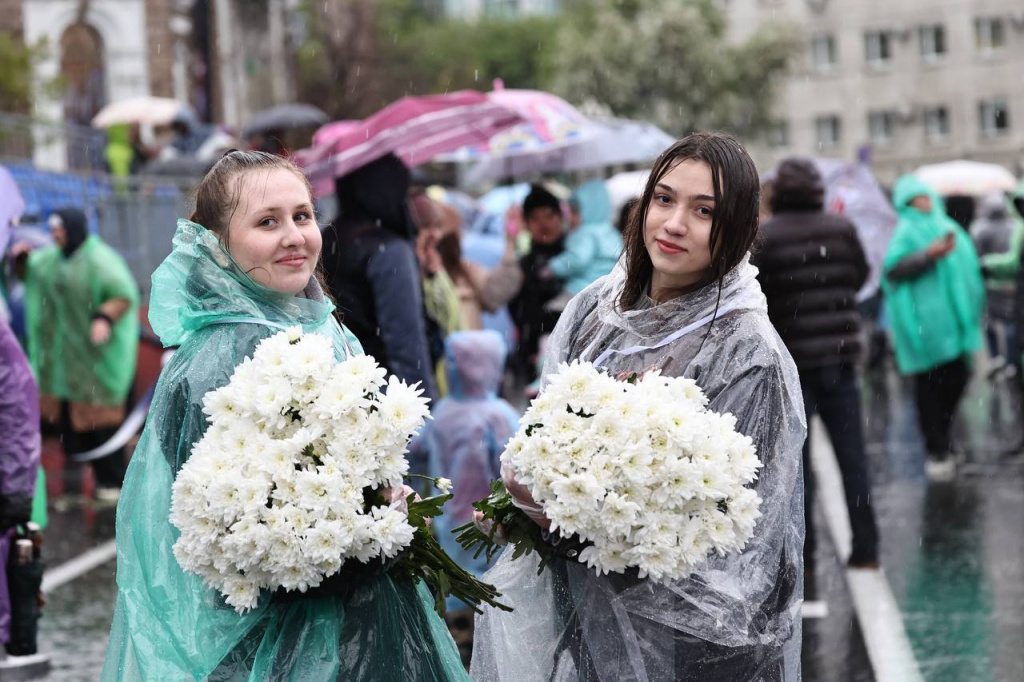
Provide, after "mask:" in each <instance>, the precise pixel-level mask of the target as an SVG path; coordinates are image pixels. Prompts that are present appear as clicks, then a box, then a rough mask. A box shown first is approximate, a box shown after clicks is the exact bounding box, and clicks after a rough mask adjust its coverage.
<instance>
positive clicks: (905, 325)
mask: <svg viewBox="0 0 1024 682" xmlns="http://www.w3.org/2000/svg"><path fill="white" fill-rule="evenodd" d="M921 195H927V196H929V197H931V200H932V212H931V213H930V214H927V213H923V212H922V211H919V210H918V209H916V208H912V207H911V206H910V205H909V202H910V201H911V200H912V199H913V198H914V197H917V196H921ZM893 204H894V205H895V206H896V210H897V212H898V213H899V216H900V221H899V224H898V225H897V226H896V233H895V234H894V235H893V238H892V241H891V242H890V244H889V250H888V251H887V252H886V254H885V264H884V266H883V267H884V271H885V272H886V273H888V271H889V270H890V269H891V268H892V267H894V266H895V265H896V264H898V263H899V262H900V261H902V260H903V259H904V258H906V257H907V256H909V255H911V254H914V253H917V252H920V251H923V250H924V249H926V248H928V245H929V244H931V243H932V242H934V241H936V240H937V239H940V238H942V237H944V236H945V235H947V234H953V235H955V236H956V247H955V248H954V249H953V251H951V252H950V253H949V254H948V255H946V256H945V257H944V258H941V259H939V260H938V261H936V263H935V265H934V267H932V268H930V269H929V270H927V271H926V272H925V273H923V274H922V275H920V276H919V277H916V278H913V279H909V280H904V281H896V282H894V281H892V280H891V279H890V278H889V277H883V278H882V291H883V293H884V294H885V304H886V309H887V311H888V314H889V319H890V323H891V327H892V340H893V346H894V348H895V351H896V365H897V366H898V367H899V370H900V372H901V373H902V374H919V373H921V372H927V371H928V370H930V369H933V368H935V367H938V366H939V365H942V364H945V363H947V362H952V361H953V360H956V359H957V358H960V357H963V356H965V355H969V354H971V353H973V352H974V351H976V350H978V349H979V348H980V347H981V340H982V337H981V315H982V311H983V310H984V308H985V288H984V284H983V283H982V279H981V268H980V266H979V265H978V256H977V254H976V252H975V250H974V244H972V243H971V239H970V237H968V236H967V234H966V233H965V232H964V231H963V230H962V229H960V226H959V225H957V224H956V223H955V222H954V221H953V219H952V218H949V217H948V216H947V215H946V213H945V210H944V208H943V204H942V200H941V199H940V198H939V196H938V194H936V193H935V191H934V190H932V189H931V188H930V187H928V185H926V184H925V183H923V182H922V181H921V180H919V179H918V178H916V177H914V176H910V175H905V176H903V177H902V178H900V179H899V180H898V181H897V182H896V186H895V187H894V188H893Z"/></svg>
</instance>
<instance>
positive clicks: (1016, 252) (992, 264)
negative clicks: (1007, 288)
mask: <svg viewBox="0 0 1024 682" xmlns="http://www.w3.org/2000/svg"><path fill="white" fill-rule="evenodd" d="M1022 247H1024V222H1022V221H1020V220H1015V221H1014V223H1013V232H1012V233H1011V235H1010V248H1009V249H1007V250H1006V251H1004V252H1003V253H990V254H987V255H984V256H980V258H979V260H980V261H981V267H982V268H983V269H984V273H985V276H986V277H987V278H988V279H991V280H993V281H997V282H998V281H1007V282H1008V281H1012V280H1013V279H1014V278H1015V277H1017V271H1018V270H1020V257H1021V248H1022ZM979 250H980V249H979Z"/></svg>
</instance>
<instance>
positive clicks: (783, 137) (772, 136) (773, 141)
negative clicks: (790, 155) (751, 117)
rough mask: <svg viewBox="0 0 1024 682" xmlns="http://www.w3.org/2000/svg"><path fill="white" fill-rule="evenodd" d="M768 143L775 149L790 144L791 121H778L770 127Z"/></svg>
mask: <svg viewBox="0 0 1024 682" xmlns="http://www.w3.org/2000/svg"><path fill="white" fill-rule="evenodd" d="M768 145H769V146H770V147H772V148H773V149H781V148H782V147H788V146H789V122H788V121H776V122H775V123H773V124H772V127H771V128H769V129H768Z"/></svg>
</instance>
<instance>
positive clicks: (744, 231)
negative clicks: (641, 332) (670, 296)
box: [618, 132, 761, 310]
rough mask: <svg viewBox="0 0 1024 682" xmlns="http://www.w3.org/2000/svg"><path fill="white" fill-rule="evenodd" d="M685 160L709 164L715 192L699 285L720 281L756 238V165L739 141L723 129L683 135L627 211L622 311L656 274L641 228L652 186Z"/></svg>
mask: <svg viewBox="0 0 1024 682" xmlns="http://www.w3.org/2000/svg"><path fill="white" fill-rule="evenodd" d="M688 160H692V161H703V162H704V163H706V164H707V165H708V167H709V168H710V169H711V182H712V185H713V186H714V192H715V209H714V213H713V214H712V216H711V238H710V240H709V241H708V244H709V246H708V248H709V249H710V250H711V265H710V267H709V268H708V271H707V273H706V274H705V276H704V278H703V279H702V280H701V281H700V282H699V283H698V285H697V286H698V287H700V286H706V285H708V284H711V283H713V282H721V280H722V278H723V277H724V276H725V275H726V273H728V272H729V271H730V270H732V269H733V268H734V267H736V266H737V265H739V263H740V261H741V260H743V256H744V255H745V254H746V253H747V251H749V250H750V247H751V245H752V244H753V242H754V238H755V237H756V236H757V225H758V210H757V209H758V204H759V202H760V192H761V186H760V182H759V180H758V176H757V167H756V166H755V165H754V161H753V160H752V159H751V158H750V155H749V154H747V152H746V150H745V149H744V148H743V145H741V144H740V143H739V141H738V140H736V138H734V137H732V136H731V135H726V134H725V133H717V132H699V133H693V134H692V135H688V136H686V137H684V138H683V139H681V140H679V141H678V142H676V143H675V144H673V145H672V146H671V147H669V148H668V149H666V150H665V151H663V152H662V153H661V156H659V157H658V160H657V161H655V162H654V167H653V168H651V174H650V177H648V179H647V185H646V186H645V187H644V193H643V195H642V196H641V198H640V201H639V203H638V204H637V205H636V207H635V208H634V210H633V211H632V212H631V214H630V217H629V222H628V224H627V226H626V230H625V233H624V235H623V241H624V244H625V246H624V251H625V265H626V283H625V285H624V286H623V288H622V294H621V295H620V296H619V301H618V303H619V308H620V309H622V310H633V309H635V308H636V306H637V304H638V303H639V302H640V300H641V298H642V297H643V295H644V294H645V293H647V289H648V287H649V286H650V283H651V277H652V275H653V274H654V264H653V263H652V262H651V255H650V254H649V253H648V252H647V244H646V243H645V241H644V227H645V225H646V223H647V211H648V209H649V208H650V205H651V201H652V200H653V198H654V190H655V187H657V185H658V183H659V182H660V181H661V179H662V178H663V177H665V175H666V174H668V173H669V172H670V171H671V170H672V169H673V168H675V167H676V166H678V165H679V164H680V163H682V162H683V161H688ZM680 293H683V292H680Z"/></svg>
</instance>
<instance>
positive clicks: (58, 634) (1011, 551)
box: [40, 369, 1024, 682]
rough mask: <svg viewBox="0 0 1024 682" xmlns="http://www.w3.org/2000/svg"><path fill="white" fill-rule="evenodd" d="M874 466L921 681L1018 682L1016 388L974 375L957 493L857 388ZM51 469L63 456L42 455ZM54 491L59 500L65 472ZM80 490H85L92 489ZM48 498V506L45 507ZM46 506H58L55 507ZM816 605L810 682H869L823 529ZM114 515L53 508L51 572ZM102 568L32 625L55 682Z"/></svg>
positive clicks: (903, 418)
mask: <svg viewBox="0 0 1024 682" xmlns="http://www.w3.org/2000/svg"><path fill="white" fill-rule="evenodd" d="M863 388H864V407H865V421H866V426H867V441H868V454H869V458H870V462H871V469H872V474H873V477H874V480H875V504H876V509H877V510H878V518H879V526H880V530H881V537H882V545H881V546H882V564H883V571H884V575H885V577H886V578H887V580H888V581H889V584H890V585H891V588H892V591H893V594H894V595H895V598H896V601H897V602H898V604H899V608H900V612H901V614H900V615H901V616H902V619H903V625H904V627H905V629H906V632H907V635H908V638H909V640H910V644H911V647H912V649H913V654H914V656H915V658H916V659H917V662H918V666H919V668H920V671H921V674H922V676H923V678H924V679H925V680H927V681H928V682H965V681H974V680H978V681H983V682H989V681H992V682H1003V681H1005V682H1011V681H1019V680H1024V459H1022V458H1021V456H1020V455H1019V454H1015V453H1016V452H1018V451H1019V447H1020V443H1021V438H1022V435H1024V410H1022V407H1021V400H1020V398H1019V393H1018V392H1017V390H1016V388H1015V386H1014V384H1013V383H1012V382H1011V381H995V382H992V381H989V380H988V379H987V378H986V377H985V376H983V375H982V373H981V370H980V369H978V370H977V371H976V376H975V378H974V380H973V381H972V384H971V386H970V388H969V392H968V395H967V397H966V398H965V401H964V403H963V406H962V409H961V415H960V420H959V425H958V443H959V444H960V445H961V448H960V449H961V450H962V451H961V452H960V454H959V457H960V458H961V459H962V464H961V467H960V470H959V473H958V476H957V479H956V481H955V482H953V483H949V484H936V483H929V482H928V481H927V480H926V479H925V477H924V456H923V448H922V444H921V439H920V436H919V435H918V432H917V426H916V412H915V408H914V405H913V400H912V387H911V386H910V385H909V384H907V383H906V382H904V381H903V380H901V379H899V378H898V377H897V376H896V375H895V374H894V373H893V372H892V371H891V370H889V371H887V372H884V373H881V372H876V373H874V374H870V375H868V376H867V377H865V380H864V384H863ZM47 462H48V465H49V466H50V467H51V468H53V467H56V465H57V464H58V463H59V456H57V455H56V453H53V452H52V450H51V452H50V454H49V455H48V457H47ZM52 474H53V476H52V477H53V478H54V479H55V480H53V481H51V485H50V487H51V489H52V490H53V491H54V492H58V490H59V478H60V473H59V471H56V470H55V471H53V472H52ZM86 487H87V489H88V480H87V481H86ZM52 501H53V498H51V502H52ZM51 507H52V504H51ZM820 517H821V514H820V513H819V524H818V527H819V528H820V529H821V531H820V532H819V537H820V540H819V550H818V551H819V557H818V562H817V563H818V569H817V575H816V576H815V578H814V580H813V585H812V589H813V590H814V596H816V597H817V599H819V600H820V601H823V602H825V604H826V605H827V615H825V616H824V617H821V618H807V619H805V620H804V652H803V662H804V679H805V680H808V681H810V682H819V681H820V682H870V681H871V680H875V679H876V677H875V675H874V673H873V671H872V667H871V661H870V654H869V652H868V651H867V646H866V644H865V641H864V637H863V635H862V632H861V629H860V624H859V623H858V620H857V617H856V615H855V610H854V607H853V604H852V600H851V595H850V590H849V588H848V585H847V580H846V577H845V569H844V568H843V566H842V563H841V562H840V561H839V558H838V557H837V556H836V551H835V549H834V545H833V544H832V543H831V541H830V539H829V534H828V532H826V531H825V530H824V529H825V528H826V525H825V521H824V519H823V518H820ZM113 521H114V509H113V507H112V506H111V505H96V504H91V503H87V502H84V501H82V500H78V501H72V502H71V503H70V504H69V505H68V506H67V508H66V509H63V510H61V511H58V510H54V509H52V508H51V518H50V527H49V528H48V530H47V533H46V545H45V552H46V561H47V563H48V567H49V568H53V567H54V566H57V565H59V564H61V563H63V562H64V561H67V560H69V559H71V558H73V557H75V556H77V555H79V554H81V553H82V552H84V551H86V550H87V549H89V548H91V547H95V546H97V545H99V544H101V543H103V542H104V541H106V540H109V539H110V538H111V537H113V532H114V531H113ZM114 567H115V566H114V562H113V561H109V562H107V563H105V564H103V565H102V566H100V567H98V568H96V569H94V570H92V571H90V572H88V573H86V574H85V575H83V576H82V577H80V578H78V579H76V580H73V581H71V582H69V583H67V584H65V585H63V586H61V587H59V588H57V589H55V590H54V591H52V592H51V593H50V594H49V595H48V596H47V605H46V608H45V612H44V613H45V616H44V619H43V620H42V621H41V625H40V646H41V650H43V651H45V652H46V653H48V654H49V655H50V656H51V657H52V659H53V670H52V672H51V674H50V676H49V678H48V679H50V680H95V679H98V677H99V672H100V669H101V667H102V662H103V656H104V653H105V648H106V640H107V633H108V630H109V627H110V620H111V617H112V614H113V606H114V598H115V594H116V587H115V584H114Z"/></svg>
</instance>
